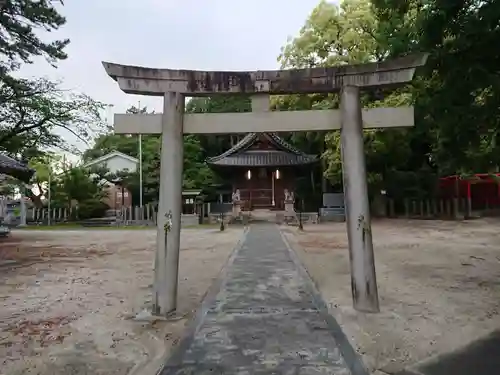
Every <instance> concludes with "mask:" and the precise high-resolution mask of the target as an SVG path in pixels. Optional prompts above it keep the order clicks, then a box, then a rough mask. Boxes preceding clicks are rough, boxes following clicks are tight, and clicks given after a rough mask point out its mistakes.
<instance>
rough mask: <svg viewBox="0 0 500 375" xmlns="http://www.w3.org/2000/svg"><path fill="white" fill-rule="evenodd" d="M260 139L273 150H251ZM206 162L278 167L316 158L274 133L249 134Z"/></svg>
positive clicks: (236, 165)
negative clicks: (262, 138) (264, 140)
mask: <svg viewBox="0 0 500 375" xmlns="http://www.w3.org/2000/svg"><path fill="white" fill-rule="evenodd" d="M260 137H264V138H266V139H267V141H269V144H270V145H272V146H273V147H274V149H271V150H265V149H251V147H252V146H253V145H254V144H255V143H256V142H257V141H258V140H259V139H260ZM206 161H207V163H208V164H212V165H217V166H233V167H238V166H239V167H265V166H274V167H280V166H287V165H289V166H297V165H304V164H310V163H314V162H316V161H318V158H317V157H316V156H315V155H308V154H305V153H303V152H302V151H300V150H298V149H296V148H295V147H293V146H292V145H291V144H289V143H288V142H285V141H284V140H283V139H282V138H280V137H279V136H278V135H277V134H276V133H249V134H247V135H246V136H245V137H244V138H243V139H242V140H241V141H240V142H238V143H237V144H236V145H235V146H234V147H232V148H231V149H229V150H227V151H226V152H224V153H222V154H220V155H218V156H215V157H212V158H208V159H207V160H206Z"/></svg>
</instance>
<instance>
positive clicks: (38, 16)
mask: <svg viewBox="0 0 500 375" xmlns="http://www.w3.org/2000/svg"><path fill="white" fill-rule="evenodd" d="M54 3H62V1H51V0H9V1H2V2H1V4H0V24H1V25H2V31H1V32H0V54H1V55H2V56H4V57H5V59H3V60H2V69H1V70H0V71H1V73H2V76H3V75H4V74H5V73H6V72H7V71H9V70H12V69H13V68H16V67H18V66H19V64H20V63H30V62H32V58H33V57H34V56H43V57H45V58H46V59H47V60H48V61H49V62H51V63H55V62H56V61H58V60H63V59H65V58H66V57H67V55H66V53H65V52H64V48H65V47H66V46H67V45H68V43H69V40H68V39H63V40H54V41H51V42H48V43H47V42H45V41H43V40H42V39H41V38H40V37H39V36H38V35H37V32H36V31H37V30H38V29H44V30H45V31H48V32H51V31H56V30H58V29H59V27H61V26H63V25H64V24H65V23H66V19H65V18H64V17H63V16H61V15H60V14H59V12H58V11H57V10H56V8H55V7H54Z"/></svg>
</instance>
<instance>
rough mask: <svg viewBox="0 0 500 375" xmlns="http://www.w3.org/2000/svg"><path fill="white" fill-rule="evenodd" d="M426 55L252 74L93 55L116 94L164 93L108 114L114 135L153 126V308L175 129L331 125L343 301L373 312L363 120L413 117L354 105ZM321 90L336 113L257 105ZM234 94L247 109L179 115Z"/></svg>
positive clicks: (170, 248)
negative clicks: (143, 110)
mask: <svg viewBox="0 0 500 375" xmlns="http://www.w3.org/2000/svg"><path fill="white" fill-rule="evenodd" d="M426 60H427V55H426V54H418V55H411V56H405V57H402V58H398V59H394V60H388V61H384V62H381V63H370V64H363V65H347V66H340V67H328V68H311V69H295V70H271V71H253V72H222V71H215V72H214V71H194V70H173V69H152V68H144V67H137V66H128V65H119V64H113V63H107V62H103V65H104V68H105V69H106V72H107V73H108V75H109V76H110V77H112V78H113V79H114V80H116V81H117V82H118V85H119V87H120V89H122V90H123V91H124V92H126V93H130V94H141V95H152V96H162V97H163V98H164V113H163V114H151V115H143V114H138V115H122V114H117V115H115V132H116V133H121V134H141V133H142V134H162V148H161V169H160V199H159V208H158V238H157V254H156V260H157V261H156V267H155V287H154V306H155V307H154V310H155V311H154V312H155V313H157V314H160V315H166V314H168V313H170V312H172V311H174V310H175V309H176V299H177V282H178V281H177V279H178V263H179V239H180V229H181V187H182V153H183V151H182V149H183V140H182V135H183V133H191V134H196V133H211V134H217V133H220V134H224V133H245V132H290V131H314V130H323V131H325V130H326V131H329V130H330V131H331V130H336V129H340V131H341V143H342V161H343V176H344V193H345V196H346V213H347V233H348V239H349V255H350V265H351V281H352V295H353V304H354V308H355V309H356V310H359V311H364V312H378V311H379V310H380V308H379V301H378V291H377V282H376V275H375V263H374V254H373V243H372V233H371V222H370V210H369V202H368V193H367V181H366V165H365V156H364V150H363V128H365V129H366V128H387V127H400V126H413V121H414V116H413V108H412V107H399V108H375V109H369V110H363V109H362V108H361V104H360V90H363V89H373V88H377V87H387V86H398V85H404V84H407V83H408V82H410V81H411V80H412V78H413V75H414V73H415V69H416V68H418V67H420V66H423V65H424V64H425V62H426ZM331 92H340V96H341V105H340V111H334V110H319V111H286V112H272V111H268V108H265V107H266V106H267V103H268V102H269V96H270V95H283V94H310V93H331ZM241 93H245V94H249V95H251V96H252V101H253V103H252V107H253V108H254V112H248V113H217V114H186V115H184V97H185V96H190V97H194V96H211V95H227V94H241ZM165 224H168V225H165ZM165 229H167V233H166V236H165ZM165 238H166V240H165Z"/></svg>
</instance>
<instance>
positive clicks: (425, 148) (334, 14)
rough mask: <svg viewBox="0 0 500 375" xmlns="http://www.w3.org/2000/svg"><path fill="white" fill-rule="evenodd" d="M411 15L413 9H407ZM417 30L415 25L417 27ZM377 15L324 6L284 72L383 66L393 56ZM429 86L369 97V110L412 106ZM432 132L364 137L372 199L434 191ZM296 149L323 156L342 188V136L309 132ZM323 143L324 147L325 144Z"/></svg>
mask: <svg viewBox="0 0 500 375" xmlns="http://www.w3.org/2000/svg"><path fill="white" fill-rule="evenodd" d="M407 10H410V9H407ZM403 21H404V22H406V24H412V23H411V22H413V21H415V12H413V11H412V12H410V11H408V12H407V13H405V14H404V15H402V18H401V22H403ZM412 25H413V24H412ZM380 29H381V27H380V21H379V17H378V14H377V13H376V12H374V11H373V7H372V4H371V2H370V1H369V0H345V1H343V2H342V3H341V4H340V5H336V4H334V3H329V2H326V1H321V2H320V3H319V5H318V6H317V7H316V8H315V9H314V10H313V12H312V13H311V15H310V16H309V18H308V19H307V20H306V23H305V25H304V27H303V28H302V29H301V30H300V32H299V35H298V36H297V37H295V38H293V39H290V40H289V42H288V43H287V45H286V46H284V47H283V48H282V51H281V55H280V56H279V58H278V61H279V62H280V63H281V65H282V67H283V68H303V67H314V66H336V65H345V64H353V63H366V62H373V61H381V60H383V59H385V58H386V57H388V56H389V55H390V53H391V50H390V47H389V43H390V42H391V41H389V39H388V38H385V39H384V38H383V37H382V36H381V35H380ZM422 86H423V87H425V82H422V81H419V80H417V81H416V83H415V85H414V86H412V87H405V88H403V89H399V90H396V91H388V90H375V91H372V92H368V93H364V94H363V96H362V104H363V105H364V106H365V107H380V106H389V107H397V106H402V105H411V104H412V103H413V102H414V101H415V100H416V99H415V98H416V97H418V90H417V89H419V88H421V87H422ZM338 105H339V98H338V95H336V94H330V95H292V96H285V97H280V98H279V99H278V100H277V105H276V106H277V108H280V109H281V110H283V109H285V110H287V109H303V110H304V109H329V108H332V109H335V108H338ZM429 138H430V135H429V129H428V128H427V127H426V126H420V124H418V125H417V126H416V127H415V128H413V129H409V130H408V129H402V130H401V129H399V130H397V129H390V130H388V131H385V130H370V131H365V133H364V141H365V150H366V161H367V170H368V182H369V188H370V191H371V193H372V194H374V193H377V192H380V190H381V189H384V190H386V191H387V192H388V194H390V195H392V196H399V195H408V194H411V195H423V194H428V193H429V192H430V191H432V190H433V189H434V186H433V182H432V181H434V180H435V173H436V170H435V166H434V165H432V164H431V163H430V153H431V150H432V149H431V144H430V143H429ZM292 139H295V143H297V141H298V143H302V144H304V145H308V144H309V145H314V146H313V148H314V149H316V150H323V147H324V152H323V155H322V156H323V160H324V163H325V173H324V175H325V176H326V177H327V178H328V179H329V181H330V183H331V184H332V185H333V186H334V187H336V188H337V189H340V188H341V185H342V163H341V151H340V134H339V133H338V132H330V133H327V134H326V135H325V134H324V133H317V132H305V133H303V134H302V135H298V136H297V135H294V136H293V137H292ZM323 141H324V145H323V144H322V143H323Z"/></svg>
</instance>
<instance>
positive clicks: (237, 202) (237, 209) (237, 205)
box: [231, 189, 241, 218]
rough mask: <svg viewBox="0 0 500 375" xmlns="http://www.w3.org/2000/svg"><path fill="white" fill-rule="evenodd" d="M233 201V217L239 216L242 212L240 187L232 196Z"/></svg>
mask: <svg viewBox="0 0 500 375" xmlns="http://www.w3.org/2000/svg"><path fill="white" fill-rule="evenodd" d="M231 199H232V201H233V218H237V217H239V216H240V214H241V195H240V189H236V191H234V192H233V195H232V197H231Z"/></svg>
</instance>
